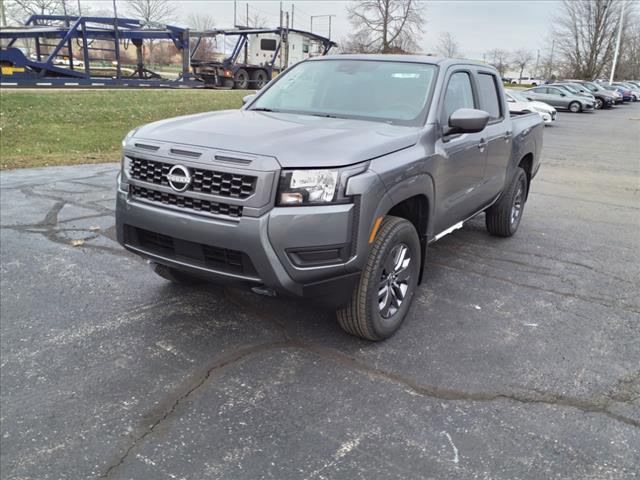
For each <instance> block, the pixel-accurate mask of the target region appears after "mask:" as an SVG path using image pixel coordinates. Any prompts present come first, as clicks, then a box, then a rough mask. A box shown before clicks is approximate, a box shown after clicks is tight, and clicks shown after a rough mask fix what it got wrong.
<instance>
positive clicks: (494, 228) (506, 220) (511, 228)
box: [485, 167, 528, 237]
mask: <svg viewBox="0 0 640 480" xmlns="http://www.w3.org/2000/svg"><path fill="white" fill-rule="evenodd" d="M527 192H528V184H527V174H526V173H525V172H524V170H523V169H522V168H520V167H518V169H517V171H516V174H515V175H514V177H513V180H512V181H511V184H510V185H509V188H507V190H506V191H505V193H504V194H503V195H502V197H501V198H500V200H499V201H498V202H497V203H495V204H493V205H492V206H490V207H489V208H488V209H487V210H486V218H485V224H486V226H487V230H488V232H489V233H490V234H491V235H495V236H497V237H511V236H512V235H514V234H515V233H516V231H517V230H518V226H519V225H520V220H521V219H522V213H523V211H524V204H525V202H526V199H527Z"/></svg>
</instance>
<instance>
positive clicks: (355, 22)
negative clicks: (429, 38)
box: [347, 0, 425, 53]
mask: <svg viewBox="0 0 640 480" xmlns="http://www.w3.org/2000/svg"><path fill="white" fill-rule="evenodd" d="M347 11H348V13H349V21H350V22H351V25H352V26H353V29H354V32H353V34H352V35H351V36H350V37H349V39H347V43H350V44H351V46H352V47H354V48H357V49H358V51H362V52H379V53H406V52H409V51H415V50H416V49H417V48H418V45H417V42H418V40H419V39H420V36H421V34H422V33H423V32H424V23H425V22H424V17H423V7H422V5H421V4H420V3H419V2H418V1H417V0H357V1H354V2H353V3H352V5H350V6H349V7H347Z"/></svg>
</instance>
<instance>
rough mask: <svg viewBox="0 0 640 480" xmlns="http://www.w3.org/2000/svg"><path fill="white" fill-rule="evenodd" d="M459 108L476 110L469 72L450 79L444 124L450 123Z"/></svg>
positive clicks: (458, 73) (445, 99)
mask: <svg viewBox="0 0 640 480" xmlns="http://www.w3.org/2000/svg"><path fill="white" fill-rule="evenodd" d="M459 108H476V107H475V103H474V101H473V89H472V88H471V77H469V74H468V73H467V72H456V73H454V74H453V75H451V77H450V78H449V84H448V85H447V91H446V93H445V96H444V109H443V112H442V115H443V119H442V120H443V122H444V123H448V122H449V117H450V116H451V114H452V113H453V112H455V111H456V110H458V109H459Z"/></svg>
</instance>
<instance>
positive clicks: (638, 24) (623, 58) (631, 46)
mask: <svg viewBox="0 0 640 480" xmlns="http://www.w3.org/2000/svg"><path fill="white" fill-rule="evenodd" d="M629 16H630V17H635V18H631V21H630V22H629V25H630V26H629V29H628V30H627V32H626V34H625V36H624V37H623V39H622V42H621V43H622V47H621V48H620V61H619V62H618V67H617V68H616V76H617V77H618V78H621V79H640V18H639V17H640V16H639V15H638V12H634V11H632V12H629Z"/></svg>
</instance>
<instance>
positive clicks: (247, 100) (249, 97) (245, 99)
mask: <svg viewBox="0 0 640 480" xmlns="http://www.w3.org/2000/svg"><path fill="white" fill-rule="evenodd" d="M254 98H256V94H255V93H252V94H251V95H247V96H246V97H243V98H242V105H246V104H247V103H251V102H253V99H254Z"/></svg>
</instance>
